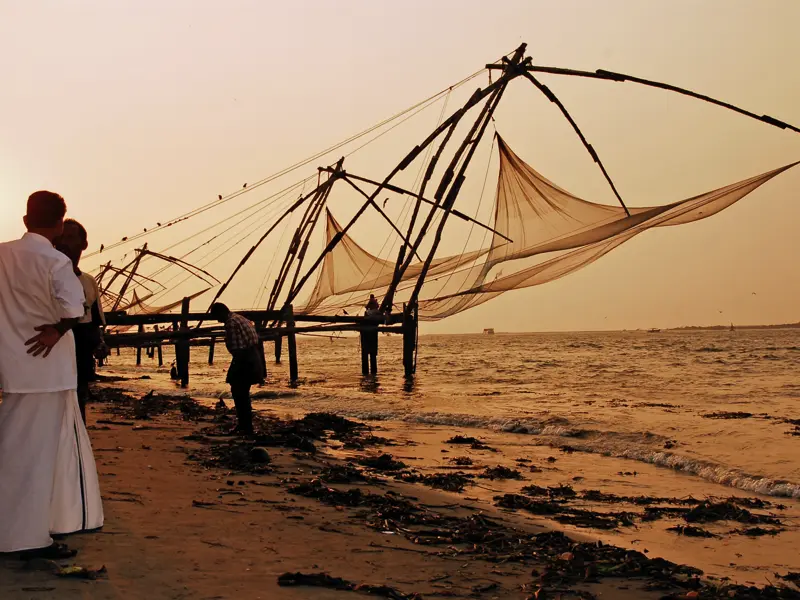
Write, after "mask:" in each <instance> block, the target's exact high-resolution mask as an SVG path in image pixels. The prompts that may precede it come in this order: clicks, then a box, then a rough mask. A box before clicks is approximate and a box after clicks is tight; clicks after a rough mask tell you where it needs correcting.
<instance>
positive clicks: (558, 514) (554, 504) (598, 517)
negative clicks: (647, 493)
mask: <svg viewBox="0 0 800 600" xmlns="http://www.w3.org/2000/svg"><path fill="white" fill-rule="evenodd" d="M495 504H497V506H502V507H503V508H511V509H522V510H525V511H527V512H530V513H533V514H536V515H547V516H550V517H552V518H553V519H554V520H556V521H558V522H559V523H563V524H565V525H574V526H575V527H587V528H593V529H616V528H617V527H619V526H631V525H633V524H634V517H635V516H636V515H635V514H633V513H629V512H610V513H602V512H596V511H593V510H588V509H583V508H572V507H569V506H567V505H566V504H565V503H564V502H558V501H553V500H552V499H551V500H546V501H545V500H534V499H532V498H529V497H527V496H520V495H519V494H505V495H503V496H496V497H495Z"/></svg>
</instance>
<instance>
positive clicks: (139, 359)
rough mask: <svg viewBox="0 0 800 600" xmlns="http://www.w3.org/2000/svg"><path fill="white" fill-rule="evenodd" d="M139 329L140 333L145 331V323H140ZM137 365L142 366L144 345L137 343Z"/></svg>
mask: <svg viewBox="0 0 800 600" xmlns="http://www.w3.org/2000/svg"><path fill="white" fill-rule="evenodd" d="M138 331H139V333H144V325H142V324H139V329H138ZM136 366H137V367H141V366H142V345H141V344H137V346H136Z"/></svg>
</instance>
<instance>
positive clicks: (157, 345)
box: [155, 325, 164, 367]
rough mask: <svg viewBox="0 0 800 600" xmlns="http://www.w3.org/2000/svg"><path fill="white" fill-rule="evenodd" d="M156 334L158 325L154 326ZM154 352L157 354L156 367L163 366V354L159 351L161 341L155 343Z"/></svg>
mask: <svg viewBox="0 0 800 600" xmlns="http://www.w3.org/2000/svg"><path fill="white" fill-rule="evenodd" d="M155 330H156V333H158V330H159V327H158V325H156V326H155ZM156 351H157V352H158V366H159V367H163V366H164V353H163V352H162V351H161V340H158V341H157V342H156Z"/></svg>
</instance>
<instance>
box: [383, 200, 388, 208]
mask: <svg viewBox="0 0 800 600" xmlns="http://www.w3.org/2000/svg"><path fill="white" fill-rule="evenodd" d="M388 201H389V199H388V198H386V199H384V201H383V208H386V203H387V202H388Z"/></svg>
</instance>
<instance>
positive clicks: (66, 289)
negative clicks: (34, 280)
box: [25, 262, 85, 358]
mask: <svg viewBox="0 0 800 600" xmlns="http://www.w3.org/2000/svg"><path fill="white" fill-rule="evenodd" d="M51 292H52V294H53V297H54V298H55V300H56V302H57V303H58V305H59V307H60V309H61V319H60V320H59V321H58V322H57V323H45V324H44V325H40V326H39V327H36V328H34V329H35V330H36V331H38V332H39V333H38V334H36V335H35V336H33V337H32V338H31V339H29V340H28V341H27V342H25V345H26V346H30V348H28V354H33V355H34V356H39V355H41V356H42V358H44V357H46V356H47V355H48V354H50V351H51V350H52V349H53V347H54V346H55V345H56V344H57V343H58V341H59V340H60V339H61V338H62V337H64V335H65V334H66V333H67V332H68V331H69V330H70V329H72V327H73V326H74V325H75V324H76V323H77V322H78V320H79V319H80V318H81V317H82V316H83V311H84V306H83V303H84V300H85V298H84V294H83V286H82V285H81V282H80V281H79V280H78V277H77V276H76V275H75V272H74V271H73V268H72V263H69V262H68V263H66V264H64V265H63V266H62V267H60V268H58V269H56V270H55V271H54V272H53V278H52V289H51Z"/></svg>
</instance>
